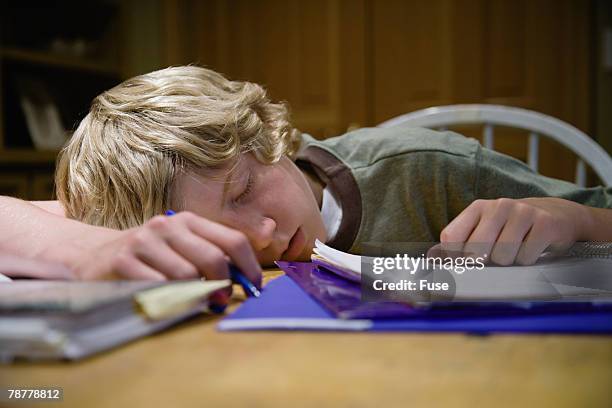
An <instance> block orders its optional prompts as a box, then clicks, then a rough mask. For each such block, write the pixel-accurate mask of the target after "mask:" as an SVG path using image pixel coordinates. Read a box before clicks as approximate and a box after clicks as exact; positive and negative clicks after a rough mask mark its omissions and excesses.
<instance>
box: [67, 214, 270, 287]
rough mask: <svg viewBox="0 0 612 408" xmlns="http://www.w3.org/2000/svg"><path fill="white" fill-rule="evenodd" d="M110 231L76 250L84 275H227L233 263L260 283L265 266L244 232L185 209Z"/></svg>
mask: <svg viewBox="0 0 612 408" xmlns="http://www.w3.org/2000/svg"><path fill="white" fill-rule="evenodd" d="M107 231H108V232H105V233H104V236H100V237H99V239H95V238H94V239H93V241H92V240H88V241H89V243H88V244H87V243H86V244H84V245H85V246H86V248H83V247H82V246H81V245H79V246H80V248H76V249H75V250H74V252H75V253H74V254H73V256H72V257H71V258H72V259H73V261H72V262H71V264H72V265H71V266H72V268H73V269H74V270H75V272H76V274H77V275H78V277H79V278H80V279H86V280H92V279H108V278H119V279H142V280H166V279H197V278H199V277H202V276H203V277H205V278H207V279H229V276H230V275H229V268H228V261H231V262H233V263H234V264H235V265H236V266H238V267H239V268H240V269H241V270H242V271H243V272H244V274H245V275H246V276H247V277H248V278H249V279H250V280H251V281H252V282H253V283H254V284H255V285H256V286H258V287H261V273H262V271H261V266H260V265H259V263H258V261H257V258H256V256H255V253H254V252H253V249H252V248H251V245H250V244H249V241H248V239H247V238H246V236H245V235H244V234H243V233H241V232H239V231H237V230H234V229H231V228H228V227H226V226H224V225H221V224H218V223H215V222H213V221H210V220H208V219H206V218H202V217H199V216H197V215H195V214H192V213H189V212H181V213H178V214H176V215H174V216H172V217H166V216H157V217H154V218H152V219H151V220H149V221H148V222H146V223H145V224H143V225H142V226H140V227H136V228H132V229H129V230H125V231H114V230H107ZM92 242H93V244H92Z"/></svg>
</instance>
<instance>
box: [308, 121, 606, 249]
mask: <svg viewBox="0 0 612 408" xmlns="http://www.w3.org/2000/svg"><path fill="white" fill-rule="evenodd" d="M296 164H298V166H302V167H311V168H312V169H313V170H314V171H315V172H316V173H317V174H318V175H319V177H321V178H322V179H323V181H324V182H325V183H326V184H328V185H329V186H330V187H331V189H332V190H333V191H334V193H335V194H336V195H337V197H338V199H339V201H340V205H341V207H342V212H343V215H342V222H341V225H340V228H339V230H338V234H337V235H336V237H335V238H334V239H333V240H332V241H331V242H330V245H332V246H334V247H336V248H338V249H341V250H344V251H349V252H354V253H359V252H360V246H361V245H362V244H363V243H367V242H434V241H437V240H439V236H440V232H441V231H442V229H443V228H444V227H445V226H446V225H447V224H448V223H449V222H450V221H451V220H453V219H454V218H455V217H456V216H457V215H458V214H459V213H460V212H461V211H462V210H463V209H464V208H466V207H467V206H468V205H469V204H470V203H472V202H473V201H474V200H476V199H479V198H482V199H494V198H501V197H507V198H525V197H560V198H565V199H568V200H572V201H575V202H578V203H581V204H586V205H589V206H593V207H601V208H612V188H604V187H594V188H580V187H578V186H576V185H575V184H572V183H568V182H566V181H561V180H557V179H553V178H549V177H545V176H542V175H540V174H538V173H536V172H534V171H532V170H531V169H530V168H529V167H528V166H526V165H525V164H524V163H523V162H521V161H519V160H516V159H514V158H512V157H509V156H506V155H504V154H501V153H497V152H494V151H492V150H488V149H486V148H483V147H481V146H480V144H479V143H478V141H476V140H474V139H470V138H466V137H463V136H461V135H459V134H457V133H454V132H436V131H433V130H429V129H422V128H406V127H395V128H365V129H359V130H357V131H354V132H350V133H347V134H345V135H342V136H338V137H334V138H331V139H327V140H322V141H320V140H316V139H314V138H313V137H311V136H309V135H304V136H303V143H302V148H301V149H300V152H299V153H298V156H297V160H296Z"/></svg>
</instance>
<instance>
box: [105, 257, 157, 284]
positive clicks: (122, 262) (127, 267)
mask: <svg viewBox="0 0 612 408" xmlns="http://www.w3.org/2000/svg"><path fill="white" fill-rule="evenodd" d="M113 272H114V273H116V274H117V275H118V276H119V277H120V278H125V279H134V280H152V281H165V280H167V279H168V278H167V277H166V276H165V275H164V274H162V273H160V272H159V271H157V270H155V269H153V268H152V267H150V266H149V265H147V264H146V263H144V262H143V261H141V260H139V259H138V258H135V257H133V256H130V255H119V256H118V257H117V258H116V260H115V264H114V267H113Z"/></svg>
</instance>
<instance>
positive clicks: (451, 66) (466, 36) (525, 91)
mask: <svg viewBox="0 0 612 408" xmlns="http://www.w3.org/2000/svg"><path fill="white" fill-rule="evenodd" d="M163 4H164V6H165V8H167V9H168V10H167V11H166V12H165V13H164V15H165V16H166V19H165V22H166V30H164V32H165V33H166V43H167V46H166V52H165V55H166V59H167V63H168V64H180V63H189V62H198V63H201V64H203V65H206V66H209V67H211V68H213V69H216V70H218V71H220V72H223V73H225V74H226V75H228V76H229V77H232V78H238V79H246V80H250V81H254V82H258V83H262V84H263V85H265V86H266V88H267V89H268V90H269V92H270V95H271V96H272V98H274V99H280V100H286V101H288V102H289V104H290V106H291V108H292V112H293V119H294V122H295V124H296V126H298V127H299V128H301V129H302V130H304V131H307V132H310V133H313V134H315V135H316V136H318V137H327V136H332V135H335V134H339V133H342V132H344V131H345V130H346V129H347V127H349V126H370V125H376V124H377V123H380V122H382V121H384V120H386V119H389V118H391V117H394V116H396V115H400V114H402V113H406V112H410V111H413V110H416V109H421V108H425V107H429V106H435V105H445V104H451V103H499V104H506V105H513V106H520V107H525V108H528V109H534V110H537V111H541V112H544V113H547V114H550V115H553V116H555V117H558V118H560V119H562V120H565V121H568V122H569V123H572V124H574V125H575V126H577V127H579V128H580V129H582V130H584V131H586V132H587V133H588V132H589V130H590V128H589V125H590V116H589V115H590V99H591V89H590V87H589V86H590V85H589V84H590V83H589V80H590V71H589V67H590V55H591V54H590V53H591V51H592V50H591V46H592V45H591V44H590V42H591V36H590V31H589V25H590V23H591V19H592V17H591V15H590V14H589V13H590V10H589V2H585V1H581V0H558V1H555V0H534V1H527V0H516V1H510V0H470V1H464V0H429V1H427V2H424V1H417V0H412V1H402V0H384V1H376V0H354V1H351V0H330V1H325V0H312V1H306V0H289V1H279V0H258V1H247V0H233V1H224V0H206V1H195V0H184V1H181V0H165V1H164V3H163ZM467 133H468V134H471V135H475V134H476V133H478V130H477V129H475V130H474V129H473V130H469V129H468V130H467ZM525 140H526V136H522V135H518V136H517V134H516V133H512V132H507V131H505V130H501V132H500V137H499V138H498V139H497V141H496V148H498V149H499V150H501V151H502V152H506V153H509V154H511V155H514V156H517V157H519V158H524V157H525V146H526V144H525ZM573 167H574V159H573V156H572V155H571V154H570V153H569V152H567V151H566V150H565V149H563V148H562V147H560V146H556V145H553V144H551V143H544V145H543V149H542V157H541V166H540V168H541V172H542V173H544V174H547V175H551V176H556V177H561V178H566V179H572V178H573Z"/></svg>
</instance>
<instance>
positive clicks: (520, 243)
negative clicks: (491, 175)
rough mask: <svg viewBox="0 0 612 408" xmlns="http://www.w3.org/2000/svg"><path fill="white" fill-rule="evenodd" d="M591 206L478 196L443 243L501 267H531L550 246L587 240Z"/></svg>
mask: <svg viewBox="0 0 612 408" xmlns="http://www.w3.org/2000/svg"><path fill="white" fill-rule="evenodd" d="M590 223H592V218H591V216H590V213H589V207H586V206H583V205H580V204H577V203H574V202H572V201H568V200H563V199H560V198H525V199H518V200H513V199H509V198H500V199H497V200H476V201H474V202H473V203H472V204H471V205H469V206H468V207H467V208H466V209H465V210H463V212H461V214H459V215H458V216H457V218H455V219H454V220H453V221H452V222H451V223H450V224H448V225H447V226H446V228H444V230H443V231H442V232H441V234H440V241H441V242H442V243H458V244H463V252H464V253H469V254H472V255H473V256H474V257H478V256H485V254H486V257H485V259H487V260H490V261H492V262H494V263H496V264H499V265H510V264H513V263H515V262H516V263H518V264H521V265H531V264H533V263H535V262H536V261H537V260H538V257H539V256H540V255H541V254H542V252H544V251H545V250H546V249H553V250H564V249H567V248H569V247H570V246H571V245H572V244H573V243H574V242H576V241H577V240H582V239H588V238H587V237H585V232H586V231H588V229H589V228H591V227H590V225H589V224H590Z"/></svg>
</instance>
